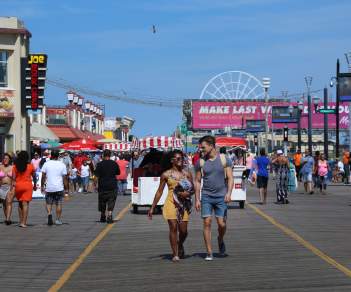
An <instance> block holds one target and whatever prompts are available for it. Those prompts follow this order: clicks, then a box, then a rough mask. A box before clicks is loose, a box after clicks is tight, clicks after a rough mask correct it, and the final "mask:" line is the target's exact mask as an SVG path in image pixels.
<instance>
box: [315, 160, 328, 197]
mask: <svg viewBox="0 0 351 292" xmlns="http://www.w3.org/2000/svg"><path fill="white" fill-rule="evenodd" d="M317 167H318V185H319V191H320V193H321V194H323V195H326V191H327V183H328V171H329V166H328V161H327V160H326V159H325V157H324V154H321V155H320V157H319V160H318V166H317Z"/></svg>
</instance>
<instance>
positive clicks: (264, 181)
mask: <svg viewBox="0 0 351 292" xmlns="http://www.w3.org/2000/svg"><path fill="white" fill-rule="evenodd" d="M269 164H270V160H269V158H268V157H267V155H266V149H264V148H261V149H260V156H259V157H257V158H256V167H257V179H256V180H257V188H258V190H259V195H260V199H261V204H262V205H265V204H266V203H267V187H268V178H269V173H268V166H269Z"/></svg>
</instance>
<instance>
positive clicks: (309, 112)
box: [305, 76, 312, 154]
mask: <svg viewBox="0 0 351 292" xmlns="http://www.w3.org/2000/svg"><path fill="white" fill-rule="evenodd" d="M305 82H306V87H307V99H308V151H309V152H310V153H311V154H312V98H311V84H312V76H306V77H305Z"/></svg>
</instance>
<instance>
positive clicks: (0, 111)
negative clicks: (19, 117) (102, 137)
mask: <svg viewBox="0 0 351 292" xmlns="http://www.w3.org/2000/svg"><path fill="white" fill-rule="evenodd" d="M14 99H15V92H14V91H13V90H0V117H2V118H12V117H14V113H13V107H14V104H13V103H14Z"/></svg>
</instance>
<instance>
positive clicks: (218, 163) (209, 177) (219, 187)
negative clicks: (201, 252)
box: [195, 136, 234, 261]
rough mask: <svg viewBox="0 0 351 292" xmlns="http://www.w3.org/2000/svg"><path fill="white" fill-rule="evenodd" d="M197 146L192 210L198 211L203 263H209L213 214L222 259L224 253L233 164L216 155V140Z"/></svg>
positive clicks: (202, 142) (209, 140)
mask: <svg viewBox="0 0 351 292" xmlns="http://www.w3.org/2000/svg"><path fill="white" fill-rule="evenodd" d="M199 142H200V145H201V152H202V155H203V157H202V158H201V159H200V160H199V161H198V162H197V164H196V166H195V208H196V210H197V211H200V209H201V217H202V219H203V222H204V230H203V234H204V240H205V245H206V250H207V256H206V258H205V260H206V261H212V260H213V254H212V244H211V223H212V213H213V212H214V213H215V216H216V221H217V225H218V238H217V239H218V249H219V253H220V254H222V255H223V254H225V252H226V246H225V243H224V235H225V233H226V229H227V222H226V221H227V204H228V203H229V202H230V201H231V194H232V190H233V184H234V179H233V172H232V167H231V166H232V162H231V160H230V159H229V158H227V157H226V156H225V155H220V154H219V153H218V152H217V150H216V139H215V138H214V137H213V136H204V137H202V138H201V139H200V141H199ZM201 180H202V181H203V185H202V188H201ZM200 191H201V201H200Z"/></svg>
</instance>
